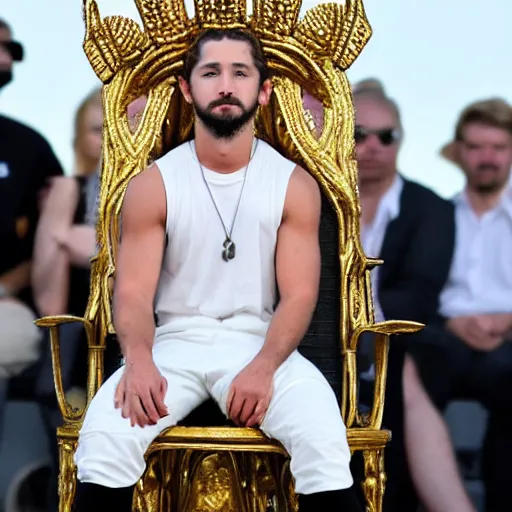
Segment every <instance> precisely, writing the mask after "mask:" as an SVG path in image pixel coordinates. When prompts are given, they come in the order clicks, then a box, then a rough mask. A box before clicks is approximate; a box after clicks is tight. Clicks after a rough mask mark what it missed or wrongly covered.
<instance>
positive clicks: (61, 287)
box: [32, 90, 103, 315]
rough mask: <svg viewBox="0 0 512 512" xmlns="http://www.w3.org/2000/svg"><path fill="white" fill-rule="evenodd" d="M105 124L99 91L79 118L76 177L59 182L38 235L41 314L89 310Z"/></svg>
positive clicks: (35, 268) (37, 288)
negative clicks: (97, 198)
mask: <svg viewBox="0 0 512 512" xmlns="http://www.w3.org/2000/svg"><path fill="white" fill-rule="evenodd" d="M102 126H103V112H102V106H101V92H100V91H99V90H94V91H93V92H92V93H91V94H90V95H89V96H87V97H86V98H85V100H84V101H83V102H82V104H81V105H80V107H79V108H78V110H77V113H76V116H75V136H74V150H75V165H74V176H72V177H62V178H59V179H56V180H55V181H54V183H53V185H52V188H51V189H50V192H49V194H48V196H47V198H46V200H45V204H44V208H43V212H42V216H41V220H40V223H39V226H38V230H37V234H36V242H35V249H34V265H33V275H32V284H33V288H34V298H35V301H36V304H37V307H38V310H39V312H40V313H41V315H58V314H63V313H70V314H75V315H83V313H84V311H85V306H86V303H87V296H88V291H89V262H90V259H91V257H92V256H93V255H94V251H95V230H94V221H95V211H96V197H97V190H98V170H99V163H100V157H101V138H102Z"/></svg>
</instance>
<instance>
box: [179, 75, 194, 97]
mask: <svg viewBox="0 0 512 512" xmlns="http://www.w3.org/2000/svg"><path fill="white" fill-rule="evenodd" d="M178 83H179V86H180V91H181V94H183V97H184V98H185V101H186V102H187V103H188V104H191V103H192V94H190V84H189V83H188V82H187V81H186V80H185V79H184V78H183V77H182V76H179V77H178Z"/></svg>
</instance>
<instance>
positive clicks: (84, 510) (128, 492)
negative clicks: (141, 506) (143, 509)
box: [73, 482, 135, 512]
mask: <svg viewBox="0 0 512 512" xmlns="http://www.w3.org/2000/svg"><path fill="white" fill-rule="evenodd" d="M134 487H135V486H133V485H132V486H131V487H120V488H117V489H112V488H111V487H104V486H102V485H96V484H87V483H83V482H78V484H77V487H76V494H75V504H74V506H73V512H131V511H132V501H133V490H134Z"/></svg>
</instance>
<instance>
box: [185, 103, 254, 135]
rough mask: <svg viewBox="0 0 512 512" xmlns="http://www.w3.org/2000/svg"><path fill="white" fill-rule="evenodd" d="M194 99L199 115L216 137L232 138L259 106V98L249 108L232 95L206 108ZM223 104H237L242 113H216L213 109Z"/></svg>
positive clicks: (244, 125) (245, 124) (195, 109)
mask: <svg viewBox="0 0 512 512" xmlns="http://www.w3.org/2000/svg"><path fill="white" fill-rule="evenodd" d="M192 100H193V106H194V111H195V113H196V115H197V117H198V118H199V119H200V120H201V122H202V123H203V124H204V126H205V127H206V129H207V130H208V131H209V132H210V133H211V134H212V135H213V136H214V137H215V138H216V139H232V138H233V137H234V136H235V135H237V134H238V133H239V132H240V131H242V130H243V129H244V128H245V127H246V126H247V124H248V123H249V122H250V121H251V119H252V118H253V117H254V115H255V114H256V111H257V110H258V107H259V103H258V99H257V98H256V100H255V101H254V102H253V104H252V105H251V106H250V107H248V108H247V107H245V106H244V105H243V104H242V102H241V101H240V100H239V99H237V98H234V97H232V96H228V97H225V98H219V99H218V100H214V101H212V102H211V103H210V104H209V105H208V106H207V107H206V108H205V109H203V108H202V107H200V106H199V105H198V103H197V101H196V100H195V99H194V98H192ZM221 105H235V106H237V107H239V108H240V109H241V110H242V113H241V114H238V115H235V114H233V113H232V112H225V113H220V114H214V113H213V109H214V108H215V107H219V106H221Z"/></svg>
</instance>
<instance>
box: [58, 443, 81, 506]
mask: <svg viewBox="0 0 512 512" xmlns="http://www.w3.org/2000/svg"><path fill="white" fill-rule="evenodd" d="M58 444H59V484H58V485H59V512H70V511H71V508H72V506H73V500H74V498H75V492H76V466H75V462H74V460H73V456H74V454H75V450H76V447H77V441H76V440H72V439H61V438H59V439H58Z"/></svg>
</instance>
